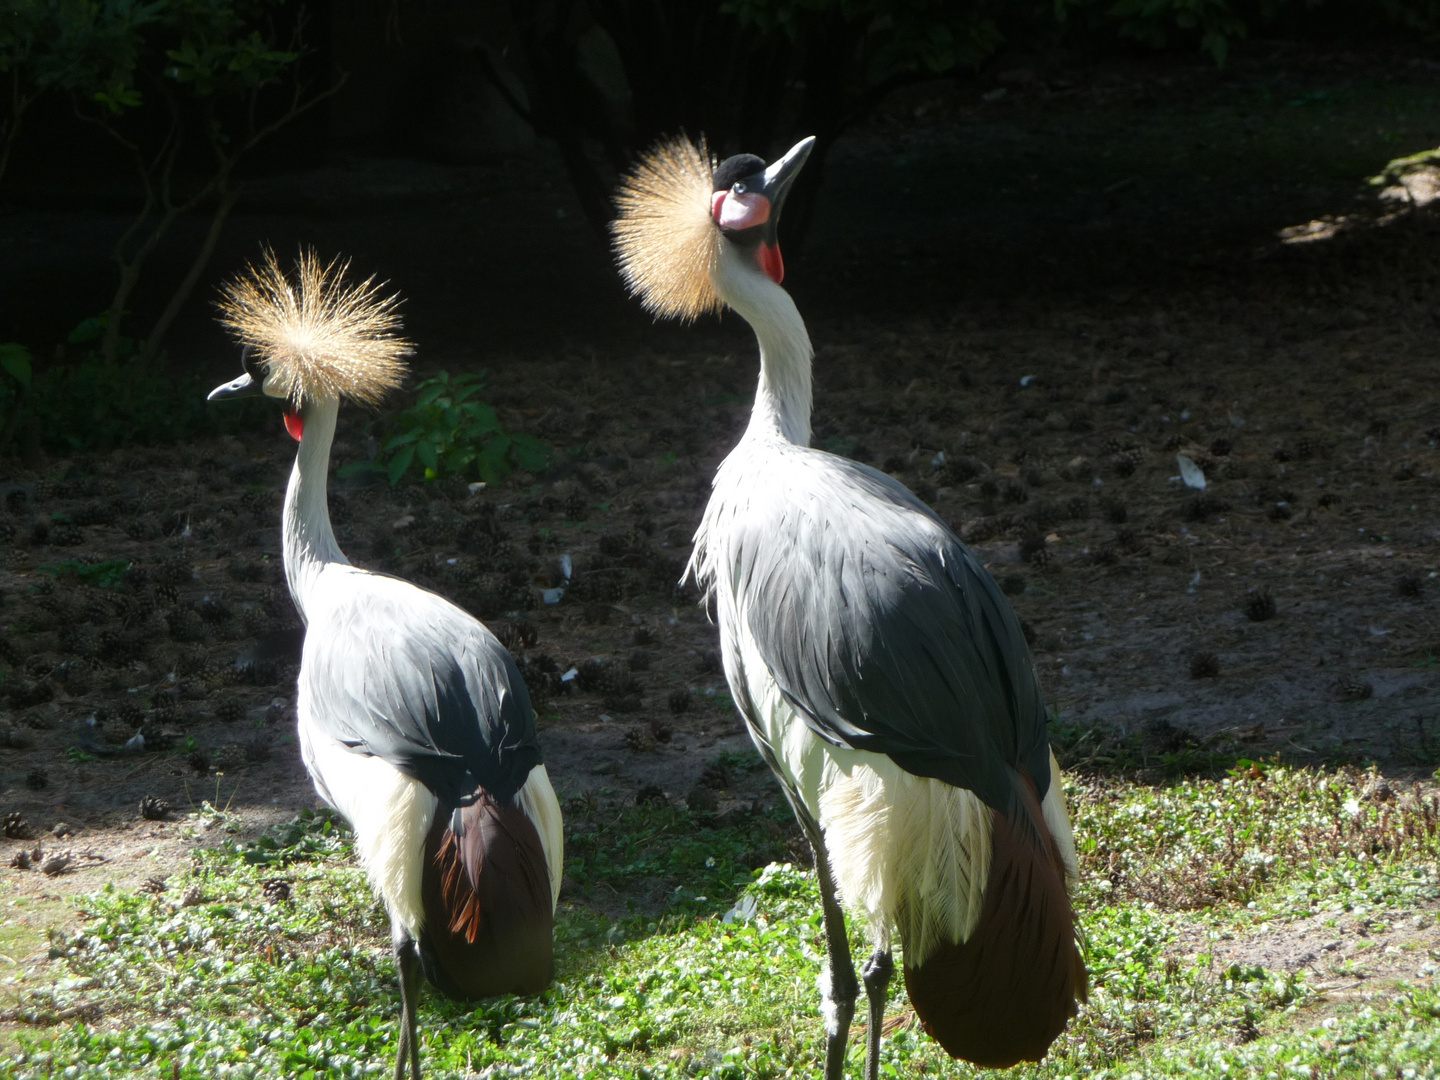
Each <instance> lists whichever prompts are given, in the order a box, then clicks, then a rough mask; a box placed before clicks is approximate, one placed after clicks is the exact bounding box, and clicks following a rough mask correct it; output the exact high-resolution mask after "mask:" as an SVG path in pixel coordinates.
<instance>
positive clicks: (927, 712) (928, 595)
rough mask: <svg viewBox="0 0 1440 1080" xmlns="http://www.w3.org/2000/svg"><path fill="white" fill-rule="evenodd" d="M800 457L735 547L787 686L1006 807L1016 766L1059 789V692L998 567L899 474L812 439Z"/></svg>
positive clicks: (753, 623) (841, 740)
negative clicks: (837, 453)
mask: <svg viewBox="0 0 1440 1080" xmlns="http://www.w3.org/2000/svg"><path fill="white" fill-rule="evenodd" d="M791 453H793V454H794V457H793V459H792V458H791V457H790V454H791ZM786 457H787V461H786V463H785V467H784V468H783V469H781V470H777V472H778V473H779V474H780V475H782V476H783V477H784V479H783V480H780V481H778V482H772V483H770V484H765V485H758V486H759V487H763V488H764V489H765V490H764V492H763V493H760V494H758V495H757V497H756V499H755V501H754V502H752V503H751V504H750V505H749V506H748V508H747V512H745V513H743V514H739V515H737V517H736V520H737V521H743V522H744V523H745V525H744V527H743V529H742V531H741V534H740V535H739V536H737V537H733V538H732V545H731V547H730V559H729V570H730V572H731V573H732V574H733V587H734V589H735V595H736V598H737V603H738V604H739V607H740V612H741V617H742V618H744V619H745V620H746V623H747V626H748V628H749V630H750V632H751V634H752V635H753V637H754V640H755V642H756V644H757V645H758V647H759V649H760V652H761V655H762V656H763V657H764V658H765V660H766V663H767V665H768V666H769V668H770V671H771V674H772V675H773V677H774V678H775V680H776V682H777V684H778V685H779V687H780V690H781V692H782V693H783V694H784V695H785V697H786V699H787V700H788V701H789V702H790V704H791V705H792V706H793V707H794V708H795V709H797V711H798V712H799V713H800V714H801V715H802V716H804V717H805V720H806V723H807V724H808V725H809V726H810V727H811V729H812V730H813V731H815V733H816V734H818V735H819V736H820V737H821V738H824V739H826V740H828V741H830V742H832V743H834V744H836V745H839V746H848V747H852V748H855V749H860V750H871V751H874V752H877V753H883V754H887V755H889V756H890V757H891V758H893V759H894V760H895V761H896V763H897V764H899V765H900V766H901V767H902V768H904V769H905V770H906V771H908V772H911V773H914V774H916V775H919V776H929V777H934V778H936V779H940V780H944V781H946V782H947V783H951V784H955V785H957V786H960V787H964V788H968V789H969V790H971V791H974V792H975V793H976V794H977V795H979V796H980V797H981V798H982V799H984V800H985V801H986V802H987V803H989V804H990V805H992V806H997V807H999V806H1002V805H1005V804H1006V803H1007V801H1008V800H1010V799H1011V798H1012V797H1013V782H1014V779H1013V778H1014V772H1013V770H1015V769H1023V770H1024V771H1025V772H1027V773H1028V774H1029V775H1030V777H1031V779H1032V781H1033V782H1034V784H1035V785H1036V788H1037V793H1038V795H1039V796H1040V797H1042V798H1043V797H1044V794H1045V791H1046V789H1047V787H1048V784H1049V777H1050V769H1049V757H1048V755H1049V745H1048V742H1047V739H1046V716H1045V707H1044V699H1043V697H1042V696H1041V693H1040V688H1039V684H1038V680H1037V678H1036V675H1035V670H1034V664H1033V662H1032V661H1031V659H1030V652H1029V649H1028V647H1027V646H1026V643H1025V638H1024V635H1023V633H1022V631H1021V629H1020V625H1019V621H1018V620H1017V618H1016V617H1015V614H1014V612H1013V610H1012V609H1011V607H1010V605H1009V603H1008V602H1007V601H1006V599H1005V597H1004V596H1003V595H1002V594H1001V592H1000V590H999V589H998V588H997V587H996V585H995V582H994V580H993V579H992V578H991V577H990V575H989V574H988V573H987V572H986V571H985V569H984V567H983V566H982V565H981V564H980V563H979V561H978V560H977V559H976V558H975V556H974V554H973V553H972V552H971V551H970V550H969V549H968V548H966V547H965V545H964V544H962V543H961V542H960V540H959V538H958V537H956V536H955V534H954V533H953V532H952V531H951V530H950V529H949V528H948V527H946V526H945V524H944V523H943V522H941V521H940V520H939V519H938V518H936V517H935V515H934V514H933V513H932V512H931V511H930V510H929V508H928V507H926V506H925V505H924V504H923V503H921V502H920V501H919V500H918V499H916V498H915V496H914V495H912V494H911V493H910V492H909V491H907V490H906V489H905V488H904V487H903V486H902V485H900V484H898V483H897V482H896V481H894V480H892V479H891V478H890V477H888V476H886V475H885V474H884V473H880V472H877V471H876V470H874V469H871V468H868V467H867V466H864V465H860V464H858V463H856V462H852V461H848V460H846V459H843V458H837V457H834V456H832V455H829V454H822V453H820V452H818V451H814V450H808V449H803V448H795V450H794V451H792V452H787V455H786ZM1007 766H1008V767H1007Z"/></svg>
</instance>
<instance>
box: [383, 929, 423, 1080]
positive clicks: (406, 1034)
mask: <svg viewBox="0 0 1440 1080" xmlns="http://www.w3.org/2000/svg"><path fill="white" fill-rule="evenodd" d="M390 939H391V941H392V942H393V943H394V945H395V969H396V970H397V971H398V972H399V974H400V1038H399V1044H400V1045H399V1047H398V1049H397V1050H396V1053H395V1080H407V1074H408V1080H420V1036H419V1035H418V1034H417V1033H416V1031H415V1008H416V1006H417V1005H418V1004H419V997H420V950H419V949H418V948H417V947H416V945H415V942H414V941H413V940H412V939H411V937H410V935H409V934H408V933H407V932H406V931H405V929H404V928H403V927H402V926H400V925H399V924H398V923H392V924H391V930H390ZM407 1066H408V1067H407Z"/></svg>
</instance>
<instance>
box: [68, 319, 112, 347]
mask: <svg viewBox="0 0 1440 1080" xmlns="http://www.w3.org/2000/svg"><path fill="white" fill-rule="evenodd" d="M104 332H105V320H104V319H103V318H101V317H100V316H98V315H94V316H91V317H90V318H88V319H86V320H84V321H83V322H82V323H80V325H79V326H77V327H75V329H74V330H71V331H70V334H69V336H67V337H66V338H65V340H66V342H68V343H69V344H71V345H84V344H85V343H86V342H87V341H95V340H96V339H97V338H99V337H100V335H101V334H103V333H104Z"/></svg>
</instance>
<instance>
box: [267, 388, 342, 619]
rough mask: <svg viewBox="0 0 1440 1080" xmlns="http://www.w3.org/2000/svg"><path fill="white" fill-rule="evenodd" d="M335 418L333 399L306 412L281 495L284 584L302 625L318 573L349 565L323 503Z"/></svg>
mask: <svg viewBox="0 0 1440 1080" xmlns="http://www.w3.org/2000/svg"><path fill="white" fill-rule="evenodd" d="M339 412H340V402H339V399H337V398H325V399H322V400H320V401H316V402H313V403H311V404H309V405H306V406H305V411H304V413H303V414H302V415H303V417H304V420H305V431H304V438H303V439H301V441H300V448H299V450H298V451H297V452H296V454H295V467H294V468H293V469H291V470H290V485H289V487H288V488H286V490H285V520H284V525H283V530H284V536H285V580H286V582H287V583H288V584H289V586H290V596H291V597H292V598H293V599H294V601H295V606H296V607H297V608H299V609H300V617H301V618H302V619H305V600H306V597H307V596H308V595H309V592H310V590H311V589H312V588H313V587H314V584H315V581H316V579H317V577H318V576H319V573H320V571H321V570H323V569H324V568H325V567H326V566H327V565H330V564H332V563H341V564H344V565H347V566H348V565H349V564H350V560H349V559H347V558H345V556H344V554H343V553H342V552H341V551H340V546H339V545H338V544H336V543H335V533H334V531H333V530H332V529H331V528H330V508H329V506H328V505H327V503H326V498H325V484H326V478H327V474H328V473H329V471H330V444H331V443H332V442H333V441H334V440H335V418H336V416H338V415H339ZM306 621H307V622H308V620H306Z"/></svg>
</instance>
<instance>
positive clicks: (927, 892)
mask: <svg viewBox="0 0 1440 1080" xmlns="http://www.w3.org/2000/svg"><path fill="white" fill-rule="evenodd" d="M813 143H814V140H813V139H805V140H803V141H802V142H800V143H798V144H797V145H796V146H795V147H794V148H793V149H791V150H790V151H789V152H788V153H787V154H785V155H784V156H783V157H782V158H780V159H779V160H777V161H775V162H773V163H771V164H767V163H766V162H765V161H763V160H762V159H760V158H758V157H755V156H754V155H749V154H742V155H738V156H735V157H730V158H727V159H726V160H725V161H723V162H720V163H719V164H718V165H716V164H715V162H714V161H713V160H712V159H711V158H710V156H709V154H708V152H707V151H706V149H705V147H704V144H703V142H702V143H701V144H700V145H698V146H697V145H695V144H694V143H692V142H690V141H689V140H688V139H685V138H683V137H681V138H676V139H672V140H670V141H668V142H664V143H661V144H660V145H659V146H657V147H656V148H655V149H654V150H653V151H651V152H650V154H649V155H647V156H646V157H645V158H644V159H643V160H642V161H641V162H640V163H639V164H638V165H637V167H636V168H635V169H634V170H633V171H632V172H631V174H630V175H629V176H628V177H627V178H626V179H625V180H624V181H622V184H621V187H620V191H619V195H618V199H617V204H618V207H619V216H618V218H617V220H616V221H615V222H614V224H613V226H612V231H613V237H614V245H615V249H616V255H617V258H618V261H619V266H620V270H621V274H622V275H623V277H624V278H625V280H626V283H627V285H628V286H629V288H630V290H631V291H632V292H633V293H635V294H636V295H638V297H639V298H640V300H641V302H642V303H643V304H644V306H645V307H646V308H648V309H649V310H650V311H651V312H652V313H654V314H656V315H657V316H673V317H679V318H681V319H693V318H696V317H697V316H699V315H702V314H705V313H707V312H713V311H719V310H721V309H722V308H724V307H729V308H731V309H732V310H734V311H736V312H737V313H739V315H740V316H741V317H742V318H744V319H745V320H746V321H747V322H748V323H749V324H750V326H751V328H752V329H753V330H754V332H755V336H756V339H757V342H758V344H759V348H760V380H759V384H758V386H757V388H756V392H755V404H754V407H753V410H752V412H751V416H750V423H749V426H748V427H747V428H746V430H745V433H744V435H743V436H742V437H741V439H740V441H739V443H738V444H737V445H736V446H735V448H734V449H733V450H732V451H731V452H730V454H729V455H728V456H727V457H726V458H725V460H724V462H723V463H722V464H721V465H720V468H719V470H718V471H717V473H716V475H715V480H714V486H713V490H712V494H711V496H710V501H709V504H708V505H707V506H706V509H705V514H704V517H703V519H702V521H701V524H700V527H699V530H698V531H697V532H696V534H695V548H694V552H693V554H692V556H691V560H690V565H689V567H688V569H687V573H688V574H690V575H692V576H693V578H694V580H695V581H696V582H697V583H698V584H700V585H701V586H702V587H703V588H705V590H706V591H707V593H708V595H709V596H710V597H711V599H712V600H713V603H714V608H715V612H716V619H717V621H718V623H719V629H720V639H721V652H722V657H723V663H724V668H725V675H726V679H727V681H728V682H729V685H730V691H731V694H732V696H733V697H734V699H735V702H736V705H737V707H738V708H739V710H740V712H741V713H742V715H743V716H744V719H745V722H746V726H747V727H748V729H749V732H750V735H751V738H752V739H753V741H754V742H755V745H756V747H757V748H758V749H759V751H760V754H761V756H762V757H763V758H764V759H765V761H766V762H767V763H768V764H769V765H770V767H771V769H773V770H774V772H775V774H776V776H777V777H778V778H779V781H780V785H781V787H782V789H783V791H784V793H785V795H786V797H787V799H788V801H789V802H790V805H791V807H792V808H793V809H794V811H795V815H796V817H797V818H798V819H799V822H800V825H801V827H802V829H803V830H804V832H805V835H806V837H807V838H808V840H809V841H810V845H811V847H812V849H813V850H814V855H815V869H816V875H817V878H818V883H819V888H820V898H821V904H822V912H823V918H824V925H825V933H826V941H827V951H828V957H827V967H826V969H825V970H824V971H822V972H821V975H820V978H819V982H820V991H821V998H822V1002H821V1009H822V1014H823V1016H824V1019H825V1026H826V1035H827V1038H826V1049H825V1075H826V1077H827V1080H839V1078H840V1077H841V1076H842V1075H843V1073H844V1067H845V1054H846V1043H847V1040H848V1031H849V1026H850V1021H851V1018H852V1016H853V1013H854V1008H855V1002H856V999H857V998H858V997H859V985H858V983H857V980H856V977H855V969H854V964H853V961H852V959H851V955H850V946H849V941H848V938H847V935H846V929H845V909H846V908H848V909H849V910H851V911H852V912H855V913H858V914H863V915H864V916H865V918H866V923H867V926H868V928H869V933H870V936H871V939H872V944H873V947H874V948H873V953H872V955H871V956H870V958H869V959H868V961H867V962H866V963H865V964H864V966H863V968H862V972H861V975H862V978H863V980H864V985H865V991H866V996H867V999H868V1004H869V1018H868V1028H867V1032H866V1036H867V1038H866V1044H867V1045H866V1062H865V1073H866V1076H867V1078H868V1080H875V1077H876V1076H877V1074H878V1070H879V1053H880V1035H881V1027H882V1022H883V1020H884V1015H885V1001H886V997H887V994H888V988H889V983H890V979H891V977H892V974H893V970H894V962H893V958H892V937H894V936H898V938H899V943H900V946H901V950H902V967H903V972H904V979H905V986H906V990H907V992H908V994H909V997H910V1002H911V1004H912V1005H913V1007H914V1009H915V1012H916V1014H917V1015H918V1016H919V1018H920V1020H921V1022H922V1024H923V1025H924V1027H925V1030H926V1031H927V1032H928V1033H929V1034H930V1035H931V1036H932V1037H933V1038H935V1039H936V1040H937V1041H938V1042H939V1043H940V1045H941V1046H942V1047H944V1049H945V1050H946V1051H947V1052H948V1053H949V1054H950V1055H951V1056H953V1057H959V1058H964V1059H967V1060H969V1061H972V1062H974V1063H975V1064H978V1065H983V1066H990V1067H1008V1066H1010V1065H1013V1064H1015V1063H1017V1062H1019V1061H1022V1060H1039V1059H1040V1058H1042V1057H1043V1056H1044V1055H1045V1053H1046V1052H1047V1050H1048V1049H1049V1047H1050V1044H1051V1043H1052V1042H1053V1041H1054V1040H1055V1038H1056V1037H1057V1036H1058V1035H1059V1034H1060V1032H1061V1031H1062V1030H1063V1029H1064V1027H1065V1024H1066V1022H1067V1021H1068V1020H1069V1019H1070V1018H1071V1017H1072V1016H1074V1015H1075V1013H1076V1009H1077V1003H1079V1002H1083V1001H1084V1000H1085V997H1086V983H1087V976H1086V971H1085V965H1084V962H1083V960H1082V958H1081V954H1080V950H1079V947H1078V943H1077V940H1076V927H1075V923H1074V914H1073V912H1072V910H1071V906H1070V900H1069V892H1068V887H1069V885H1071V884H1073V882H1074V880H1075V877H1076V861H1075V847H1074V842H1073V839H1072V837H1071V832H1070V823H1069V817H1068V815H1067V812H1066V809H1065V802H1064V795H1063V793H1062V792H1061V787H1060V770H1059V766H1058V765H1057V763H1056V761H1055V758H1054V755H1053V754H1052V753H1051V751H1050V746H1049V742H1048V740H1047V737H1046V726H1047V724H1046V714H1045V706H1044V699H1043V697H1042V696H1041V692H1040V686H1039V682H1038V679H1037V677H1036V673H1035V667H1034V663H1033V661H1032V660H1031V657H1030V652H1029V649H1028V647H1027V645H1026V643H1025V638H1024V635H1023V633H1022V632H1021V628H1020V624H1019V621H1018V619H1017V618H1016V616H1015V613H1014V611H1013V610H1012V609H1011V607H1010V605H1009V603H1008V602H1007V601H1006V599H1005V597H1004V596H1003V595H1002V593H1001V592H1000V589H999V588H998V587H997V585H996V584H995V581H994V580H993V579H992V578H991V577H990V575H989V574H988V573H987V572H986V570H985V568H984V567H983V565H982V564H981V563H980V561H979V560H978V559H977V558H976V557H975V555H974V554H973V553H972V552H971V551H970V550H969V549H968V548H967V547H966V546H965V545H964V544H963V543H961V541H960V539H959V537H957V536H956V535H955V533H954V532H953V531H952V530H951V529H950V528H949V527H948V526H947V525H946V524H945V523H944V522H943V521H941V520H940V518H939V517H938V516H937V515H936V514H935V513H934V512H933V511H932V510H931V509H930V508H929V507H928V506H926V505H925V504H924V503H923V502H921V501H920V500H919V499H918V498H916V496H915V495H913V494H912V493H911V492H910V491H909V490H908V489H906V488H905V487H904V486H903V485H902V484H900V483H899V482H898V481H897V480H895V479H894V478H892V477H890V476H888V475H886V474H885V473H882V472H880V471H878V470H876V469H872V468H870V467H869V466H866V465H862V464H860V463H859V462H855V461H851V460H848V459H846V458H842V457H838V456H836V455H834V454H828V453H825V452H823V451H821V450H817V449H814V448H812V447H811V446H810V445H809V442H810V410H811V402H812V391H811V362H812V357H813V350H812V348H811V344H810V337H809V334H808V332H807V331H806V328H805V323H804V320H803V319H802V318H801V317H800V313H799V311H798V310H797V309H796V307H795V304H794V302H793V301H792V300H791V298H790V295H789V293H787V292H786V291H785V290H784V289H783V288H781V280H782V279H783V277H784V263H783V260H782V259H781V255H780V247H779V241H778V231H777V229H778V224H779V220H780V212H781V209H782V207H783V203H784V199H785V194H786V192H787V191H788V190H789V188H790V185H791V184H792V183H793V182H794V179H795V177H796V175H797V174H798V172H799V170H800V168H801V166H802V165H803V164H804V162H805V158H806V156H807V155H808V154H809V152H810V149H811V146H812V145H813Z"/></svg>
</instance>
